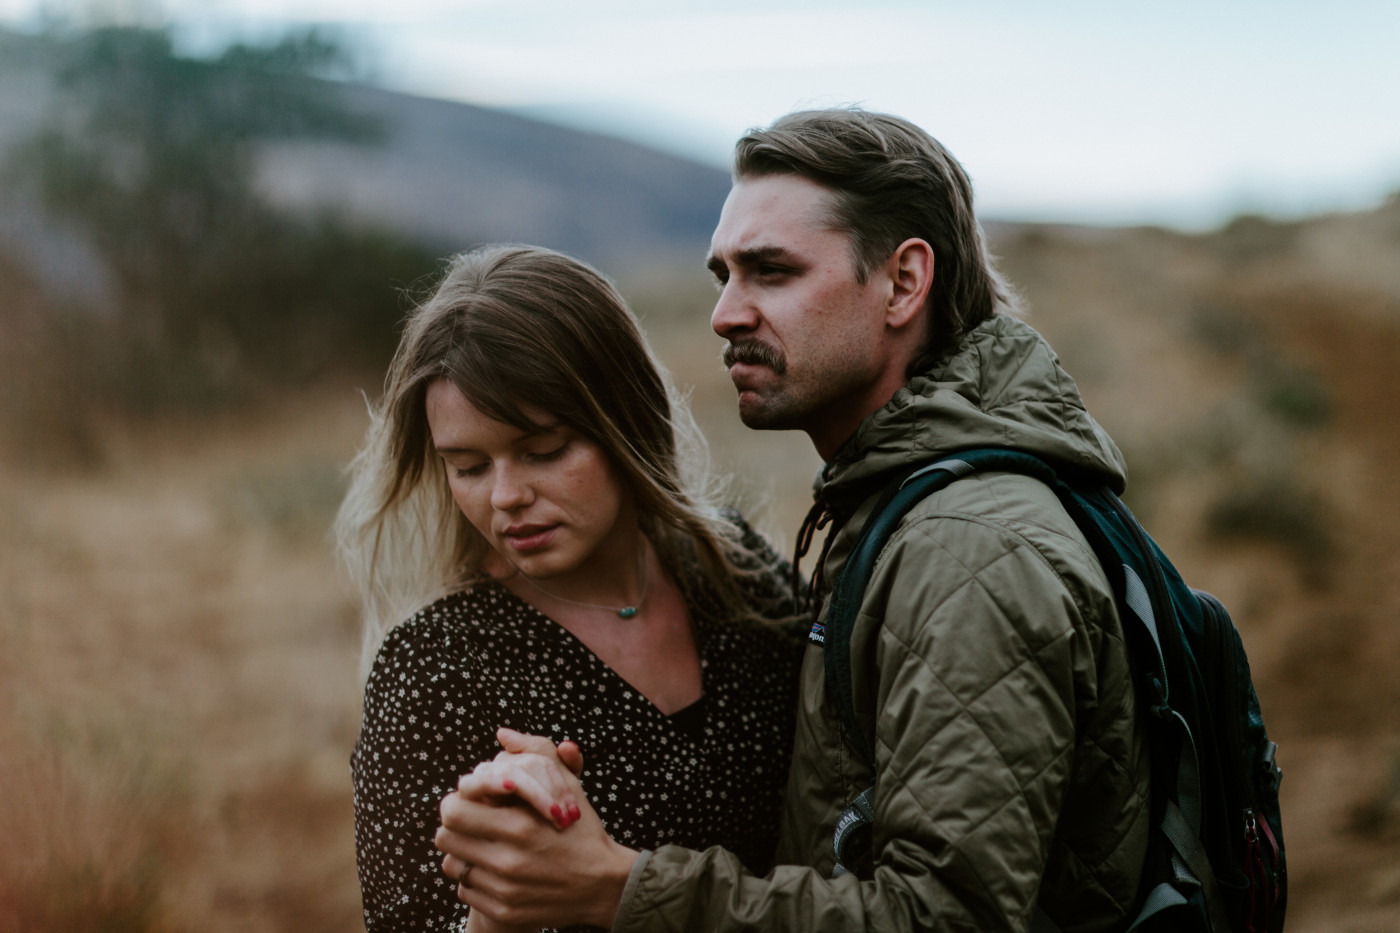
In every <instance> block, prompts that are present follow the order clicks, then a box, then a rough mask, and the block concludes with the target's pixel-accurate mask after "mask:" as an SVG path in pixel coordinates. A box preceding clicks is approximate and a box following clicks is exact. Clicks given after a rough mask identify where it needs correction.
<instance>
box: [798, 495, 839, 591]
mask: <svg viewBox="0 0 1400 933" xmlns="http://www.w3.org/2000/svg"><path fill="white" fill-rule="evenodd" d="M835 517H836V514H835V513H834V512H832V511H831V509H830V508H829V507H828V506H827V504H826V502H825V500H823V499H820V498H818V499H817V501H816V503H814V504H813V506H812V507H811V508H810V509H809V510H808V511H807V517H806V518H804V519H802V526H801V527H800V528H798V529H797V544H796V546H795V547H794V548H793V556H792V599H793V602H794V603H796V604H797V605H799V606H801V607H802V613H803V614H806V613H807V612H809V611H811V612H812V614H813V615H814V616H815V614H816V607H817V606H820V605H821V604H820V603H819V602H817V599H818V594H820V593H821V589H822V584H823V582H824V580H823V576H822V568H823V567H824V566H825V564H826V554H827V550H828V549H829V548H830V547H831V541H832V538H834V537H835V535H832V534H827V536H826V538H825V540H824V541H822V550H821V554H820V555H819V556H818V557H817V569H816V570H815V571H814V572H813V574H812V585H811V586H810V587H808V588H807V595H806V598H805V599H804V598H803V596H802V570H801V567H802V558H803V557H805V556H806V555H807V552H808V551H810V550H811V549H812V538H813V537H815V536H816V533H817V532H818V531H821V530H822V529H823V528H825V527H826V526H827V525H830V524H831V522H832V520H833V519H834V518H835Z"/></svg>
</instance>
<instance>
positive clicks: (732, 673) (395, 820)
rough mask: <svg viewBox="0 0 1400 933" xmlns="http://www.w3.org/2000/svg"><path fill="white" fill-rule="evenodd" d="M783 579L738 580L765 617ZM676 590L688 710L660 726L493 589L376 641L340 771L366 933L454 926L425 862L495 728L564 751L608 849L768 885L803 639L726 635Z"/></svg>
mask: <svg viewBox="0 0 1400 933" xmlns="http://www.w3.org/2000/svg"><path fill="white" fill-rule="evenodd" d="M783 566H785V565H781V564H775V565H774V566H773V567H772V568H771V569H770V572H767V573H761V574H758V575H756V576H755V577H753V578H752V579H748V580H746V581H744V589H745V590H746V591H748V592H749V594H750V595H751V596H752V598H753V599H754V600H755V601H756V603H755V604H756V605H758V606H759V607H760V610H761V611H762V612H763V614H764V615H765V616H767V617H770V618H783V617H787V616H790V615H791V614H792V608H793V607H792V603H791V602H790V600H788V599H786V598H785V594H786V592H787V587H786V581H785V580H783V579H782V573H781V569H782V567H783ZM685 576H686V577H687V578H686V579H683V580H681V581H679V582H681V586H682V590H683V591H684V592H685V595H686V597H687V603H688V605H689V608H690V613H691V619H692V622H693V624H694V627H695V634H696V647H697V649H698V651H699V655H700V669H701V678H702V684H703V696H702V698H701V699H700V700H698V701H697V702H696V703H695V704H692V705H691V706H689V707H687V708H686V709H683V710H680V711H678V712H676V713H674V714H672V715H670V716H667V715H664V714H663V713H662V712H661V711H660V710H658V709H657V708H656V706H654V705H653V704H652V703H651V702H650V701H649V700H647V699H646V698H645V697H643V696H642V695H641V694H639V693H638V692H637V691H636V690H634V689H633V688H632V687H631V686H630V685H628V684H627V682H626V681H624V680H623V679H622V678H621V677H619V676H618V675H617V673H616V672H614V671H613V670H612V669H611V668H609V667H608V666H607V665H606V664H604V663H603V662H602V661H600V660H599V659H598V657H597V656H596V655H594V654H593V653H592V652H591V651H589V650H588V648H586V647H585V646H584V645H583V643H582V642H580V641H579V640H578V639H577V638H575V637H574V636H573V635H571V634H570V633H569V632H567V631H566V630H565V629H564V628H562V627H561V626H559V625H558V624H556V623H555V622H553V621H551V620H550V619H549V618H547V617H546V616H544V615H543V614H541V613H540V612H539V611H538V610H536V609H535V608H534V607H532V606H530V605H529V604H528V603H525V602H524V601H522V600H521V599H519V598H518V597H516V596H515V595H514V594H513V593H511V592H510V591H509V590H507V589H506V588H505V587H503V586H501V585H500V584H497V583H486V584H481V585H478V586H475V587H473V588H471V589H469V590H465V591H463V592H459V593H454V594H452V595H450V596H446V597H444V598H443V599H440V600H438V601H437V602H435V603H433V604H432V605H430V606H428V607H427V608H425V609H423V610H422V611H421V612H419V613H418V614H417V615H415V616H414V617H413V618H411V619H409V620H408V621H407V622H404V623H403V624H401V625H399V626H397V627H395V628H394V630H393V631H392V632H390V634H389V636H388V637H387V638H386V639H385V641H384V644H383V645H382V647H381V648H380V650H379V654H378V657H377V658H376V660H375V663H374V668H373V670H372V672H371V673H370V677H369V681H368V683H367V685H366V687H365V702H364V719H363V722H362V724H361V728H360V736H359V740H358V741H357V742H356V744H355V750H354V752H353V754H352V755H351V759H350V766H351V774H352V777H353V781H354V792H355V842H356V855H357V860H358V863H359V872H360V888H361V892H362V894H363V897H364V912H365V926H366V927H367V928H368V930H369V931H370V933H381V931H410V930H411V931H415V933H417V931H439V930H458V929H460V928H461V927H462V925H463V924H464V922H465V920H466V917H467V908H466V906H465V905H463V904H461V903H460V902H459V901H458V900H457V894H456V885H455V883H454V882H453V881H452V880H451V879H449V878H447V877H446V876H445V875H443V873H442V870H441V865H442V855H441V853H439V852H438V851H437V850H436V849H435V848H434V847H433V834H434V832H435V831H436V829H437V827H438V823H439V817H438V805H439V803H440V802H441V800H442V798H443V797H444V796H445V795H446V794H448V793H449V792H451V791H452V790H453V789H454V788H455V787H456V786H457V779H458V777H459V776H460V775H462V774H466V773H467V772H469V771H470V770H471V769H472V768H474V767H475V766H476V765H477V764H478V763H479V762H481V761H486V760H489V759H491V758H493V757H494V756H495V755H496V753H497V752H498V751H499V750H500V748H499V746H498V745H497V743H496V738H495V732H496V729H497V728H498V727H499V726H508V727H510V728H512V729H516V730H519V731H521V732H528V733H532V734H536V735H545V736H548V737H550V738H551V739H553V740H554V741H556V742H559V741H562V740H564V739H572V740H574V741H575V742H577V743H578V745H579V747H580V748H581V749H582V750H583V756H584V773H583V776H582V779H581V780H582V783H583V787H584V791H585V792H586V793H587V794H588V798H589V800H590V801H591V803H592V804H593V806H594V808H595V809H596V810H597V811H598V815H599V817H600V818H601V819H602V822H603V825H604V826H605V827H606V828H607V830H608V833H609V834H610V835H611V836H612V837H613V838H614V839H616V840H617V841H618V842H621V843H623V844H624V845H627V846H630V847H632V848H635V849H649V848H655V847H656V846H658V845H663V844H667V843H670V844H676V845H682V846H686V847H688V848H694V849H703V848H706V847H708V846H712V845H719V846H723V847H725V848H726V849H729V850H730V851H732V852H734V853H735V854H737V855H738V856H740V858H742V859H743V860H744V862H745V864H747V865H748V866H749V867H750V868H751V869H752V870H753V871H755V872H758V873H763V872H766V871H767V870H768V868H769V867H770V863H771V861H772V855H773V848H774V845H775V843H776V837H777V819H778V810H779V805H780V795H781V792H782V788H783V786H784V783H785V780H786V776H787V763H788V759H789V756H790V754H791V751H792V728H793V716H794V707H795V703H796V680H797V670H798V667H799V664H800V659H801V651H802V640H801V638H800V637H799V635H798V628H797V627H796V626H792V625H783V624H779V625H772V626H764V625H759V624H757V623H754V622H752V621H737V620H733V619H730V618H727V617H726V616H725V615H724V614H723V613H722V611H721V610H720V609H719V602H718V600H717V599H715V598H714V594H713V593H709V592H707V591H706V588H705V587H704V586H703V584H702V583H700V578H699V575H698V574H693V575H685ZM619 624H626V623H625V622H624V621H621V620H619Z"/></svg>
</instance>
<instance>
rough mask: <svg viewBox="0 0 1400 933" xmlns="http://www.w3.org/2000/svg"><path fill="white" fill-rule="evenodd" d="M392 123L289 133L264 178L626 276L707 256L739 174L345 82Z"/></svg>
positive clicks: (278, 189)
mask: <svg viewBox="0 0 1400 933" xmlns="http://www.w3.org/2000/svg"><path fill="white" fill-rule="evenodd" d="M336 90H337V92H338V94H339V96H340V100H341V102H342V104H343V105H344V106H346V107H347V108H350V109H352V110H354V111H355V112H359V113H365V114H369V115H371V116H372V117H373V118H374V119H376V120H377V121H379V122H380V123H381V125H382V126H383V127H384V138H383V140H382V142H381V143H380V144H379V145H375V146H347V145H344V144H342V143H336V142H329V141H300V142H279V143H274V144H272V145H269V146H268V147H267V148H266V149H265V151H264V152H263V154H262V160H261V166H260V168H261V171H260V173H259V181H260V188H261V189H262V190H263V191H264V192H265V193H266V195H267V196H268V197H269V198H270V199H272V200H274V201H276V202H277V203H279V204H283V205H287V206H292V207H296V208H301V209H311V210H325V209H328V208H335V209H337V210H341V211H344V212H345V213H346V214H347V215H348V216H350V217H352V218H354V219H357V220H360V221H362V222H366V223H372V224H378V225H384V226H387V227H389V228H391V229H393V230H396V231H398V232H400V233H403V234H407V235H411V236H414V237H417V238H420V239H423V240H425V241H427V242H429V243H432V244H433V245H435V246H437V247H438V248H439V249H441V250H442V251H444V252H455V251H457V250H460V249H462V248H464V247H466V246H468V245H471V244H474V243H481V242H491V241H501V240H509V241H514V242H521V243H534V244H538V245H541V246H548V247H552V248H554V249H558V250H563V251H564V252H567V253H572V254H573V255H576V256H579V257H580V258H582V259H585V260H587V261H589V262H592V263H594V264H595V265H598V266H599V267H600V268H602V269H605V270H607V271H608V272H609V273H610V274H612V275H626V274H628V273H633V272H637V271H639V270H643V269H645V268H647V267H649V266H652V265H655V264H658V263H660V264H664V265H671V264H675V263H678V262H679V263H686V264H690V265H694V266H698V265H699V264H700V258H701V257H703V256H704V253H705V249H706V247H708V246H709V242H710V233H711V232H712V231H713V229H714V218H715V217H716V216H718V214H719V208H720V205H722V204H723V203H724V198H725V195H726V194H728V192H729V176H728V174H727V173H725V172H722V171H719V170H717V169H713V168H710V167H708V166H704V165H700V164H699V163H696V162H690V161H686V160H684V159H680V158H676V157H674V156H670V155H666V154H664V153H661V152H658V151H656V150H653V149H647V148H645V147H642V146H638V145H635V144H633V143H629V142H624V141H622V140H619V139H615V138H612V137H608V136H602V135H598V134H593V133H584V132H580V131H577V130H571V129H565V128H563V127H559V126H555V125H553V124H549V123H541V122H539V121H536V120H530V119H526V118H524V117H518V116H514V115H511V114H509V113H505V112H502V111H499V110H489V109H487V108H484V107H475V106H472V105H470V104H459V103H450V102H447V101H440V100H428V99H425V98H418V97H410V96H407V95H404V94H396V93H393V92H391V91H384V90H379V89H377V88H372V87H366V86H363V85H349V84H347V85H342V86H340V87H338V88H337V89H336Z"/></svg>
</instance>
